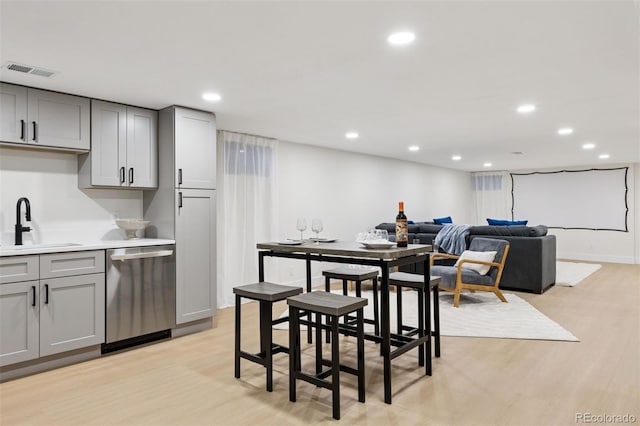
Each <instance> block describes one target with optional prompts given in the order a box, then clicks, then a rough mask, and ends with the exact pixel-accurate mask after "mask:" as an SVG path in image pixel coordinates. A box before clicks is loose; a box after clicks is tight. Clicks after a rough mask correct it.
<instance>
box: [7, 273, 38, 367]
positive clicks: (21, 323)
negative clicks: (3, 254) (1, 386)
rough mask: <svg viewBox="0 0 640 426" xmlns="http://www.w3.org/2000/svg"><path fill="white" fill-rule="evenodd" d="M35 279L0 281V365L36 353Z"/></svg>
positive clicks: (18, 360) (14, 361)
mask: <svg viewBox="0 0 640 426" xmlns="http://www.w3.org/2000/svg"><path fill="white" fill-rule="evenodd" d="M38 330H39V327H38V281H25V282H21V283H13V284H2V285H0V366H3V365H9V364H14V363H16V362H22V361H27V360H30V359H35V358H38V356H39V353H40V351H39V347H38V342H39V335H38Z"/></svg>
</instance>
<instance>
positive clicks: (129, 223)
mask: <svg viewBox="0 0 640 426" xmlns="http://www.w3.org/2000/svg"><path fill="white" fill-rule="evenodd" d="M150 223H151V221H149V220H142V219H116V225H118V227H120V228H122V229H124V230H125V232H126V235H127V239H128V240H134V239H137V238H140V237H138V235H137V231H140V230H142V229H145V228H146V227H147V226H149V224H150Z"/></svg>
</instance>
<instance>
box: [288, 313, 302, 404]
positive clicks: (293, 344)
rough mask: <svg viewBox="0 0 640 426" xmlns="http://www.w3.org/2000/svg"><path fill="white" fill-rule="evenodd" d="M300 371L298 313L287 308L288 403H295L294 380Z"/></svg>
mask: <svg viewBox="0 0 640 426" xmlns="http://www.w3.org/2000/svg"><path fill="white" fill-rule="evenodd" d="M298 371H300V312H299V311H298V308H294V307H292V306H289V401H291V402H296V378H297V374H298Z"/></svg>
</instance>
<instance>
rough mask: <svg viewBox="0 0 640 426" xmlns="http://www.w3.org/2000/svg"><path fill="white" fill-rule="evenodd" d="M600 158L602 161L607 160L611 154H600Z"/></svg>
mask: <svg viewBox="0 0 640 426" xmlns="http://www.w3.org/2000/svg"><path fill="white" fill-rule="evenodd" d="M598 158H599V159H601V160H606V159H607V158H609V154H600V155H598Z"/></svg>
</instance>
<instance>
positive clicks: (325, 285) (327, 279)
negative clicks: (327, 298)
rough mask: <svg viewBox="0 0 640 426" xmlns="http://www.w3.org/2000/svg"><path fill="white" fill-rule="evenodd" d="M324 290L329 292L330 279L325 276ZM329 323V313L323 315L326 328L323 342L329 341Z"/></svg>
mask: <svg viewBox="0 0 640 426" xmlns="http://www.w3.org/2000/svg"><path fill="white" fill-rule="evenodd" d="M324 291H326V292H327V293H330V292H331V279H330V278H329V277H327V276H325V277H324ZM329 323H330V319H329V315H326V316H325V324H326V325H327V330H326V331H325V335H324V337H325V340H324V341H325V342H327V343H331V330H329V328H328V326H329Z"/></svg>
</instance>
